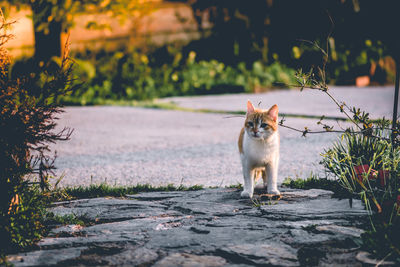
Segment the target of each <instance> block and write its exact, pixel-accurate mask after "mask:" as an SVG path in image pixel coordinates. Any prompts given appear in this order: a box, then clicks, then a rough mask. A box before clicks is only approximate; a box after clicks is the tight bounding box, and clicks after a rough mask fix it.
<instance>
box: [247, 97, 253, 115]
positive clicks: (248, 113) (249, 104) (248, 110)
mask: <svg viewBox="0 0 400 267" xmlns="http://www.w3.org/2000/svg"><path fill="white" fill-rule="evenodd" d="M252 113H254V106H253V104H252V103H251V102H250V100H247V113H246V114H247V115H250V114H252Z"/></svg>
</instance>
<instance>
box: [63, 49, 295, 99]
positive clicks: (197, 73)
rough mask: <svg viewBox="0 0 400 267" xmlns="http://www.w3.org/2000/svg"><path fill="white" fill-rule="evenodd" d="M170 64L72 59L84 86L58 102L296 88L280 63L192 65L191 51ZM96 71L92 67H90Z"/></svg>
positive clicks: (133, 58) (140, 58) (121, 57)
mask: <svg viewBox="0 0 400 267" xmlns="http://www.w3.org/2000/svg"><path fill="white" fill-rule="evenodd" d="M171 57H172V58H173V60H172V61H171V62H169V63H163V64H159V63H158V62H157V63H156V62H152V60H151V56H149V57H147V56H146V55H144V54H141V53H139V52H137V51H133V52H129V53H125V54H124V53H122V52H116V53H114V54H113V55H111V56H108V55H104V56H103V57H101V58H99V59H97V60H96V61H95V62H90V61H84V60H76V63H77V67H76V68H75V69H76V70H75V71H74V73H73V74H74V76H76V77H79V80H82V78H83V77H86V79H84V80H85V84H84V85H83V86H82V87H81V88H80V89H79V90H77V91H76V92H75V93H74V94H72V95H67V96H65V97H63V98H62V101H63V102H64V103H66V104H79V105H86V104H100V103H102V102H104V100H121V99H123V100H147V99H153V98H160V97H168V96H178V95H204V94H222V93H239V92H253V91H254V90H257V91H258V90H260V89H263V88H271V87H274V86H277V85H282V84H287V83H289V84H291V83H294V78H292V77H293V76H294V70H292V69H289V68H287V67H285V66H283V65H281V64H280V63H278V62H275V63H273V64H271V65H269V66H267V65H265V64H263V63H261V61H256V62H254V63H253V64H252V65H251V66H250V67H248V66H246V64H245V63H244V62H242V63H239V64H238V65H236V66H229V65H226V64H224V63H222V62H219V61H217V60H209V61H205V60H200V61H197V60H196V53H195V52H193V51H192V52H190V53H189V54H188V56H187V58H186V59H185V60H183V59H182V58H183V56H182V54H181V53H180V52H174V54H173V55H171ZM94 66H95V67H94Z"/></svg>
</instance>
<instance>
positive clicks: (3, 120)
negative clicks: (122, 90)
mask: <svg viewBox="0 0 400 267" xmlns="http://www.w3.org/2000/svg"><path fill="white" fill-rule="evenodd" d="M0 23H1V24H0V33H1V34H0V78H1V79H0V240H1V242H2V246H1V247H0V255H4V253H6V252H7V251H10V250H15V249H22V248H25V247H27V246H29V245H31V244H33V243H34V242H35V241H37V240H38V238H39V237H40V235H41V233H42V232H43V229H42V216H43V210H44V208H45V206H46V204H45V202H44V201H43V197H44V196H43V194H42V192H40V190H42V191H45V190H47V189H48V186H49V183H48V177H49V174H51V172H52V170H53V169H54V164H53V163H54V159H55V158H54V157H53V156H51V155H49V151H50V148H49V144H50V143H54V142H56V141H61V140H67V139H69V137H70V135H71V130H69V129H66V128H64V129H63V130H61V131H58V132H56V131H55V130H54V129H55V127H56V122H55V120H56V115H57V114H59V113H60V112H62V110H61V109H60V106H59V104H57V102H56V100H57V98H58V97H59V96H60V95H62V94H65V93H66V92H67V91H68V90H72V89H73V86H72V87H71V86H70V85H71V80H70V74H71V67H72V65H70V64H69V60H68V57H67V54H65V55H64V57H63V58H62V59H61V60H60V65H58V66H55V65H52V66H50V65H45V66H42V67H40V69H36V75H37V76H28V77H22V76H18V77H11V76H10V75H9V68H10V63H11V59H10V58H9V56H8V54H7V51H6V50H5V49H4V47H3V45H4V44H5V42H6V41H7V40H8V39H9V36H8V35H7V34H6V31H5V30H6V29H7V27H8V26H9V24H7V23H6V22H5V21H4V20H2V21H1V22H0ZM34 177H35V178H36V180H35V179H34ZM39 188H40V189H39Z"/></svg>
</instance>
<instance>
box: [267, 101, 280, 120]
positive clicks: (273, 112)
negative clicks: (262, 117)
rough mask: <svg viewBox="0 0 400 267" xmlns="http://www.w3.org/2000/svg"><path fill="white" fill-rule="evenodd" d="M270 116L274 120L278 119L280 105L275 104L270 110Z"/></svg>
mask: <svg viewBox="0 0 400 267" xmlns="http://www.w3.org/2000/svg"><path fill="white" fill-rule="evenodd" d="M268 116H269V117H270V118H271V119H272V120H273V121H275V122H276V121H277V120H278V106H277V105H276V104H275V105H273V106H272V107H271V108H270V109H269V110H268Z"/></svg>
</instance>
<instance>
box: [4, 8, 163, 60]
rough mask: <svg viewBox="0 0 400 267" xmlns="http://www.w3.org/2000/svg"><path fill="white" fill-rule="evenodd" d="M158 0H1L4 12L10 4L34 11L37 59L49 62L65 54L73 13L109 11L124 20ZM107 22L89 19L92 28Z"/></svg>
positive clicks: (105, 24)
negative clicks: (63, 49) (63, 48)
mask: <svg viewBox="0 0 400 267" xmlns="http://www.w3.org/2000/svg"><path fill="white" fill-rule="evenodd" d="M153 2H154V3H155V2H157V1H142V0H113V1H110V0H8V1H0V3H1V6H2V10H3V8H4V11H5V14H6V15H7V13H9V11H10V9H11V7H16V8H17V9H20V8H26V7H29V8H30V9H31V11H32V20H33V28H34V34H35V56H34V58H35V60H36V61H37V62H41V61H43V62H45V63H46V62H47V61H48V60H49V59H51V58H52V57H60V56H62V45H63V44H62V43H61V35H62V34H63V33H66V32H68V29H69V28H70V27H72V26H73V25H74V16H75V15H76V14H79V13H83V12H85V13H95V14H96V13H106V14H107V15H109V16H114V17H116V18H118V19H119V21H121V23H122V22H124V21H125V20H126V19H127V18H130V19H132V18H133V17H134V15H133V13H135V14H138V13H140V14H141V15H144V14H147V13H149V12H151V11H153V10H154V3H153ZM107 26H108V25H107V23H100V22H99V21H97V20H96V19H94V20H91V21H89V22H88V23H87V25H86V27H87V28H89V29H96V28H105V27H107Z"/></svg>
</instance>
